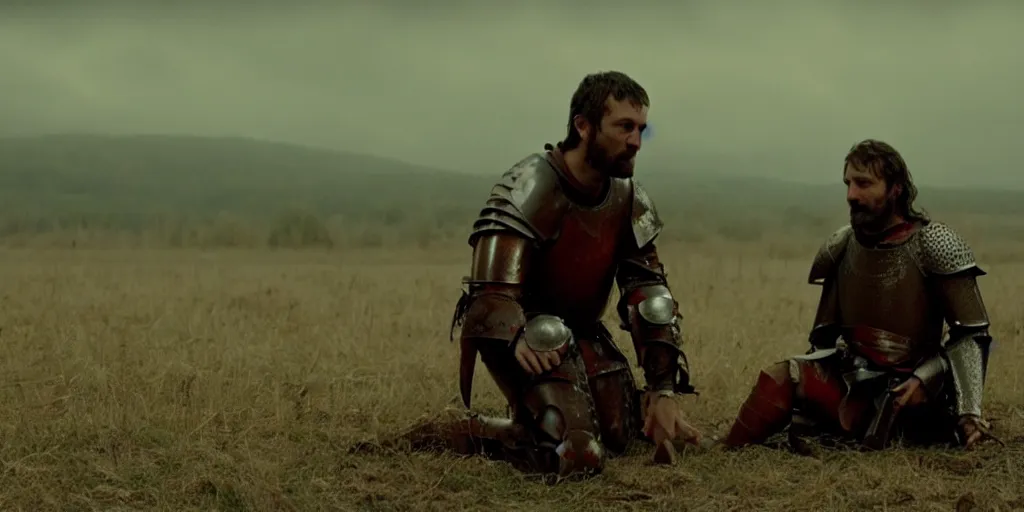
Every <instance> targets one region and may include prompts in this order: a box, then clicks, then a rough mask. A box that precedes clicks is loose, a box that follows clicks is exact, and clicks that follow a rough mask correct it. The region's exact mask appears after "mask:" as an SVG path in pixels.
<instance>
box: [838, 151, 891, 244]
mask: <svg viewBox="0 0 1024 512" xmlns="http://www.w3.org/2000/svg"><path fill="white" fill-rule="evenodd" d="M843 181H844V182H846V186H847V189H846V202H847V204H849V205H850V225H851V226H852V227H853V228H854V229H857V230H861V231H870V232H874V231H881V230H882V229H885V228H886V227H887V226H888V225H889V223H890V222H891V221H892V218H893V215H894V214H895V213H896V195H895V194H894V193H893V190H892V189H891V188H890V187H888V186H887V185H886V183H885V180H883V179H881V178H880V177H879V176H876V175H875V173H872V172H871V171H869V170H866V169H858V168H856V167H853V166H847V168H846V172H845V175H844V177H843Z"/></svg>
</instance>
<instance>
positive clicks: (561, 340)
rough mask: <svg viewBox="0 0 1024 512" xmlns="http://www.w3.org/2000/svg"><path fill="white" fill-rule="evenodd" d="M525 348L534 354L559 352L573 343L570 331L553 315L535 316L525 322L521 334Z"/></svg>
mask: <svg viewBox="0 0 1024 512" xmlns="http://www.w3.org/2000/svg"><path fill="white" fill-rule="evenodd" d="M522 337H523V340H524V341H525V342H526V346H528V347H530V349H532V350H533V351H535V352H551V351H555V350H561V349H562V348H563V347H565V346H566V345H569V344H571V343H572V341H573V335H572V330H571V329H569V326H567V325H565V322H564V321H562V319H561V318H559V317H557V316H555V315H547V314H542V315H537V316H535V317H533V318H531V319H530V320H529V321H527V322H526V326H525V327H524V329H523V333H522Z"/></svg>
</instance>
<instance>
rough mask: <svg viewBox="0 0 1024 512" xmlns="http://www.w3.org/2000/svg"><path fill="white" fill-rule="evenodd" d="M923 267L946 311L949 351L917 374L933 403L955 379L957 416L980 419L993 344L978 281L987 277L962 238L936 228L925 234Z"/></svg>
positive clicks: (927, 230) (954, 391) (939, 226)
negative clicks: (943, 386)
mask: <svg viewBox="0 0 1024 512" xmlns="http://www.w3.org/2000/svg"><path fill="white" fill-rule="evenodd" d="M920 262H921V267H922V270H924V272H925V273H926V275H928V276H929V279H930V281H931V282H932V283H933V285H934V288H933V290H934V293H936V294H937V296H938V302H939V303H940V304H941V306H942V308H943V314H944V316H945V318H946V323H947V324H948V326H949V338H948V341H947V342H946V344H945V347H944V350H943V351H942V352H940V354H938V355H936V356H934V357H932V358H931V359H929V360H927V361H925V362H924V363H922V364H921V365H920V366H919V367H918V368H917V369H916V370H915V372H914V374H915V375H916V376H917V377H918V378H919V379H921V382H922V383H924V385H925V389H926V390H928V392H929V394H930V395H931V396H933V397H934V396H935V395H937V394H938V392H939V391H940V390H941V389H942V385H943V383H944V381H945V380H946V378H947V376H948V377H951V381H952V384H953V387H954V389H953V393H952V395H953V397H954V403H953V407H954V410H955V412H956V414H957V415H959V416H975V417H978V418H980V417H981V406H982V401H983V397H984V387H985V375H986V372H987V369H988V353H989V344H990V343H991V341H992V337H991V336H990V334H989V331H988V328H989V318H988V312H987V310H986V308H985V303H984V301H983V300H982V296H981V291H980V290H979V288H978V283H977V277H978V276H982V275H985V272H984V271H983V270H981V269H980V268H979V267H978V265H977V263H976V261H975V259H974V253H973V251H972V250H971V248H970V246H969V245H968V244H967V242H966V241H965V240H964V239H963V238H962V237H960V236H959V234H957V233H956V232H955V231H953V230H952V229H950V228H949V227H947V226H945V225H943V224H940V223H934V222H933V223H931V224H929V225H928V226H927V227H926V228H925V229H924V230H922V233H921V240H920Z"/></svg>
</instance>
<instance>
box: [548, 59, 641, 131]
mask: <svg viewBox="0 0 1024 512" xmlns="http://www.w3.org/2000/svg"><path fill="white" fill-rule="evenodd" d="M609 96H611V97H612V98H615V100H616V101H623V100H629V101H631V102H633V103H635V104H638V105H641V106H644V107H649V106H650V103H651V101H650V98H648V97H647V91H645V90H644V88H643V87H641V86H640V84H638V83H637V82H636V81H635V80H633V79H632V78H630V77H629V76H628V75H626V74H625V73H622V72H619V71H602V72H599V73H592V74H589V75H587V76H585V77H583V80H582V81H580V84H579V86H577V87H576V92H575V93H574V94H573V95H572V100H571V102H570V103H569V122H568V124H567V126H566V129H567V133H566V135H565V140H563V141H562V142H561V143H559V146H560V147H561V148H562V149H567V150H568V149H573V148H575V147H576V146H578V145H579V144H580V142H581V141H582V140H581V138H580V133H579V132H578V131H576V126H575V125H574V124H573V119H575V118H576V116H580V115H581V116H583V117H584V118H585V119H586V120H587V121H588V122H590V124H592V125H594V126H595V127H599V126H601V119H603V118H604V115H605V113H606V112H607V108H608V106H607V103H606V102H607V101H608V97H609Z"/></svg>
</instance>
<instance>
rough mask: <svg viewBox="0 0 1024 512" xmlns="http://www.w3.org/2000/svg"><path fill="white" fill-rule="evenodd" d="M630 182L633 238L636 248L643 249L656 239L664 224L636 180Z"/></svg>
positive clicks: (652, 202)
mask: <svg viewBox="0 0 1024 512" xmlns="http://www.w3.org/2000/svg"><path fill="white" fill-rule="evenodd" d="M630 180H631V181H632V183H633V208H632V215H631V221H632V222H631V223H632V226H633V237H634V238H635V239H636V246H637V247H640V248H643V247H644V246H646V245H647V244H649V243H651V242H653V241H654V239H655V238H657V237H658V234H660V233H661V229H662V228H663V227H664V225H665V223H664V222H663V221H662V220H661V217H660V216H659V215H658V210H657V209H656V208H655V207H654V201H652V200H651V198H650V196H648V195H647V191H646V190H644V188H643V187H642V186H641V185H640V182H639V181H637V180H636V178H631V179H630Z"/></svg>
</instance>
